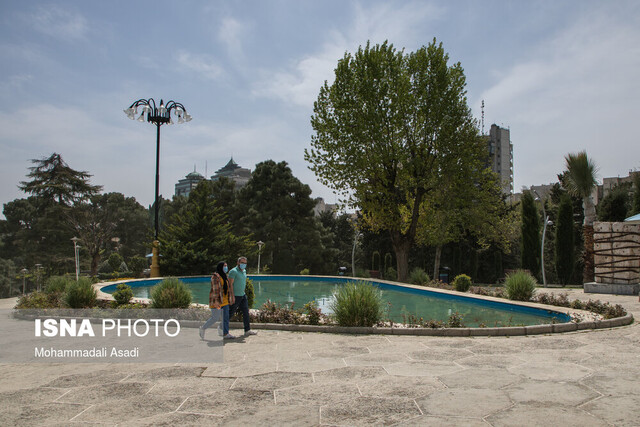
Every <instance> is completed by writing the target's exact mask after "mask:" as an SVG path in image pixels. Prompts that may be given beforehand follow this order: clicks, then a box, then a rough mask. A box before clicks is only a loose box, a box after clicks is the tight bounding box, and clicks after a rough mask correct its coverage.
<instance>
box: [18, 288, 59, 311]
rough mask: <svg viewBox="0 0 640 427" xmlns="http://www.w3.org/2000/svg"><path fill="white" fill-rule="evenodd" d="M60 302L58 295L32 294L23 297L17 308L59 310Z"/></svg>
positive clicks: (19, 300)
mask: <svg viewBox="0 0 640 427" xmlns="http://www.w3.org/2000/svg"><path fill="white" fill-rule="evenodd" d="M59 307H60V300H59V298H58V295H56V294H47V293H45V292H38V291H36V292H31V293H30V294H26V295H23V296H21V297H20V298H19V299H18V304H16V307H15V308H21V309H22V308H59Z"/></svg>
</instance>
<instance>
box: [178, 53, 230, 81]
mask: <svg viewBox="0 0 640 427" xmlns="http://www.w3.org/2000/svg"><path fill="white" fill-rule="evenodd" d="M176 60H177V61H178V63H179V64H180V65H181V66H182V67H185V68H187V69H190V70H192V71H194V72H196V73H197V74H198V75H199V76H200V77H202V78H203V79H206V80H216V79H218V78H219V77H220V76H221V75H222V74H223V71H224V70H223V68H222V67H221V66H220V65H219V64H218V63H217V62H216V61H215V60H214V59H213V57H212V56H211V55H207V54H195V53H190V52H187V51H180V52H178V54H177V55H176Z"/></svg>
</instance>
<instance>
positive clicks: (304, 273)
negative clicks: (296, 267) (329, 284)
mask: <svg viewBox="0 0 640 427" xmlns="http://www.w3.org/2000/svg"><path fill="white" fill-rule="evenodd" d="M309 274H310V273H309V269H308V268H303V269H302V270H301V271H300V275H301V276H308V275H309Z"/></svg>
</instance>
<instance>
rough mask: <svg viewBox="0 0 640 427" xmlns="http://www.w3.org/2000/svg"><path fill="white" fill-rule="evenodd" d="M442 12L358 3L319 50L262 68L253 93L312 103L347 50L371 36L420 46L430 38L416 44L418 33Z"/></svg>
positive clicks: (399, 44)
mask: <svg viewBox="0 0 640 427" xmlns="http://www.w3.org/2000/svg"><path fill="white" fill-rule="evenodd" d="M443 13H444V11H443V9H441V8H439V7H436V6H434V5H432V4H425V3H423V2H410V3H406V4H402V5H401V6H400V7H398V3H393V4H385V3H383V4H377V5H369V4H367V6H366V7H363V6H362V5H361V4H360V3H355V6H354V9H353V15H354V16H353V19H352V22H351V23H350V24H349V25H345V26H344V28H347V30H345V31H344V32H342V31H338V30H336V29H329V30H327V36H326V37H327V40H325V42H324V43H323V44H322V47H321V49H320V50H319V51H318V52H316V53H314V54H312V55H306V56H304V57H302V58H297V59H295V60H293V61H292V62H290V63H289V66H288V67H287V68H286V69H282V70H277V71H273V70H262V75H263V78H262V79H260V81H259V83H257V84H256V85H255V86H254V89H253V93H254V95H257V96H265V97H271V98H279V99H281V100H283V101H285V102H287V103H292V104H294V105H297V106H303V107H310V106H311V105H313V102H314V101H315V99H316V98H317V96H318V91H319V89H320V86H321V85H322V84H323V83H324V81H325V80H328V81H332V80H333V70H334V68H335V67H336V64H337V61H338V60H339V59H340V58H342V57H343V56H344V54H345V52H347V51H349V52H354V51H355V50H356V49H357V48H358V47H359V46H364V45H365V44H366V43H367V41H368V40H370V41H371V43H372V44H378V43H382V42H384V41H385V40H389V42H391V43H393V44H394V46H395V47H396V48H398V49H402V48H403V47H407V48H410V49H413V48H417V47H419V46H421V45H422V44H426V43H428V42H429V41H430V40H425V41H424V43H419V44H416V43H415V40H416V39H417V37H415V36H416V34H417V33H418V32H419V31H420V30H421V28H423V27H424V26H425V25H427V24H428V22H430V21H433V20H438V19H440V18H441V17H442V16H443ZM413 44H416V45H415V46H412V45H413Z"/></svg>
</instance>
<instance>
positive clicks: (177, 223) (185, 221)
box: [159, 181, 253, 275]
mask: <svg viewBox="0 0 640 427" xmlns="http://www.w3.org/2000/svg"><path fill="white" fill-rule="evenodd" d="M212 185H213V184H212V183H211V181H202V182H200V184H198V186H197V187H196V188H195V189H194V190H193V191H192V192H191V193H190V194H189V200H188V203H187V204H186V205H185V206H184V207H183V209H182V210H181V211H180V212H179V213H178V214H176V215H175V216H174V217H172V218H171V223H170V224H169V225H167V226H166V229H165V230H164V231H163V232H162V233H160V237H159V240H160V245H161V246H160V250H161V252H162V257H161V258H160V271H162V274H163V275H202V274H209V273H211V269H212V266H215V265H216V264H217V263H218V261H219V260H221V259H224V258H226V257H228V256H229V255H231V257H236V256H238V255H239V254H240V253H245V252H246V251H248V250H249V249H250V248H251V247H252V246H253V244H252V242H250V241H249V240H248V238H247V237H246V236H237V235H236V234H234V233H233V232H232V231H231V225H230V224H229V221H228V218H227V216H226V214H225V212H224V210H223V209H222V208H221V207H219V206H217V205H216V202H215V198H214V197H213V195H212Z"/></svg>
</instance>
